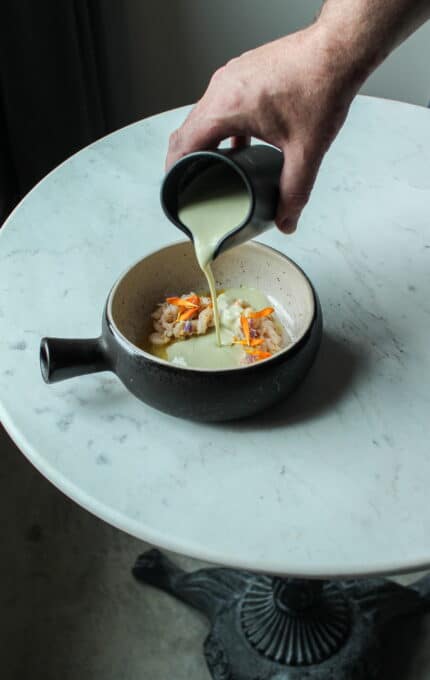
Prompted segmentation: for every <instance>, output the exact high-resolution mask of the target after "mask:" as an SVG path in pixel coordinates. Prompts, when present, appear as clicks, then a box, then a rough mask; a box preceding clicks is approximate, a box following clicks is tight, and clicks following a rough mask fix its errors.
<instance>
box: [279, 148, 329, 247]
mask: <svg viewBox="0 0 430 680" xmlns="http://www.w3.org/2000/svg"><path fill="white" fill-rule="evenodd" d="M320 164H321V158H319V157H315V155H309V154H306V153H305V152H304V150H303V148H302V147H300V146H292V145H288V146H287V147H286V148H285V149H284V167H283V169H282V174H281V179H280V183H279V204H278V211H277V215H276V224H277V226H278V227H279V229H280V230H281V231H283V232H284V233H285V234H292V233H293V232H294V231H295V230H296V228H297V222H298V220H299V217H300V215H301V213H302V210H303V208H304V207H305V205H306V203H307V202H308V200H309V196H310V194H311V191H312V187H313V185H314V182H315V178H316V176H317V173H318V168H319V166H320Z"/></svg>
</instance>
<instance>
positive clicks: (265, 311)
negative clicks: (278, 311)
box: [248, 307, 275, 319]
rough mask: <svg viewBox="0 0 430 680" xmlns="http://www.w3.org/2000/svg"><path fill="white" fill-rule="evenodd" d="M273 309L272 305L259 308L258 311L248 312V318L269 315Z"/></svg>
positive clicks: (259, 317)
mask: <svg viewBox="0 0 430 680" xmlns="http://www.w3.org/2000/svg"><path fill="white" fill-rule="evenodd" d="M274 311H275V310H274V309H273V307H265V308H264V309H260V311H259V312H250V313H249V314H248V317H249V318H250V319H262V318H263V316H270V315H271V314H273V312H274Z"/></svg>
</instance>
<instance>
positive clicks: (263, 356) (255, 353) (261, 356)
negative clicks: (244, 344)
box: [245, 349, 272, 360]
mask: <svg viewBox="0 0 430 680" xmlns="http://www.w3.org/2000/svg"><path fill="white" fill-rule="evenodd" d="M245 351H246V353H247V354H250V355H251V356H252V357H256V358H257V359H258V360H260V359H268V358H269V357H271V356H272V353H271V352H263V351H262V350H261V349H247V350H245Z"/></svg>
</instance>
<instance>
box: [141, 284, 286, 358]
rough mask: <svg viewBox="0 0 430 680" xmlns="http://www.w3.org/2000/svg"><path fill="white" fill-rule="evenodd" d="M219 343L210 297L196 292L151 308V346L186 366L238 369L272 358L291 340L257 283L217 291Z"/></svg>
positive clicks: (169, 298)
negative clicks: (253, 285) (255, 286)
mask: <svg viewBox="0 0 430 680" xmlns="http://www.w3.org/2000/svg"><path fill="white" fill-rule="evenodd" d="M217 303H218V309H219V318H220V331H221V344H220V345H218V343H217V342H216V338H215V320H214V305H213V300H212V297H210V296H208V295H197V294H196V293H194V292H190V293H187V294H183V295H181V296H180V297H178V296H172V297H168V298H166V299H165V300H164V301H163V302H160V303H159V304H158V306H157V308H156V309H155V311H154V312H153V313H152V325H153V331H152V333H151V334H150V336H149V339H148V340H149V342H148V351H149V352H151V353H152V354H154V355H155V356H158V357H159V358H162V359H165V360H167V361H170V362H171V363H173V364H176V365H178V366H184V367H188V368H235V367H238V366H250V365H252V364H254V363H255V362H257V361H263V360H264V359H269V358H270V357H272V356H273V355H274V354H276V353H277V352H279V351H280V350H281V349H284V348H285V347H287V346H288V344H289V343H290V342H291V340H290V338H289V337H288V334H287V332H286V330H285V329H284V328H283V327H282V324H281V322H280V320H279V319H278V318H277V316H276V312H275V309H274V307H273V306H271V304H270V301H269V300H268V298H267V297H266V296H265V295H263V294H262V293H261V292H260V291H258V290H256V289H253V288H236V289H234V288H232V289H228V290H225V291H223V292H221V293H220V294H218V295H217Z"/></svg>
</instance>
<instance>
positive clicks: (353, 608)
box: [133, 550, 430, 680]
mask: <svg viewBox="0 0 430 680" xmlns="http://www.w3.org/2000/svg"><path fill="white" fill-rule="evenodd" d="M133 575H134V576H135V578H136V579H137V580H138V581H142V582H144V583H149V584H151V585H152V586H155V587H156V588H160V589H161V590H164V591H166V592H168V593H170V594H171V595H173V596H174V597H176V598H178V599H180V600H182V601H183V602H186V603H187V604H189V605H191V606H192V607H195V608H196V609H199V610H200V611H202V612H203V613H204V614H205V615H206V616H207V617H208V619H209V621H210V623H211V631H210V633H209V635H208V637H207V638H206V641H205V644H204V653H205V657H206V662H207V665H208V668H209V671H210V673H211V675H212V677H213V678H214V680H299V679H300V680H304V679H305V678H306V679H309V680H373V679H375V680H376V679H377V678H378V677H379V667H380V647H381V638H382V636H383V633H384V629H385V628H386V627H387V626H388V625H389V623H390V622H391V621H393V620H395V619H396V618H398V617H402V616H407V615H411V614H415V613H419V612H424V611H426V610H430V576H426V577H424V578H423V579H420V580H419V581H416V582H415V583H414V584H413V585H412V586H411V587H404V586H400V585H397V584H395V583H392V582H390V581H385V580H384V579H369V580H350V581H337V582H336V581H333V582H329V581H305V580H300V579H281V578H277V577H273V578H272V577H267V576H256V575H252V574H250V573H248V572H244V571H236V570H233V569H201V570H199V571H196V572H193V573H186V572H184V571H183V570H182V569H179V568H178V567H177V566H176V565H175V564H173V562H171V561H170V560H168V559H167V558H166V557H165V556H164V555H162V553H160V552H159V551H158V550H150V551H149V552H147V553H145V554H143V555H141V556H140V557H139V558H138V560H137V561H136V564H135V566H134V568H133Z"/></svg>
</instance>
